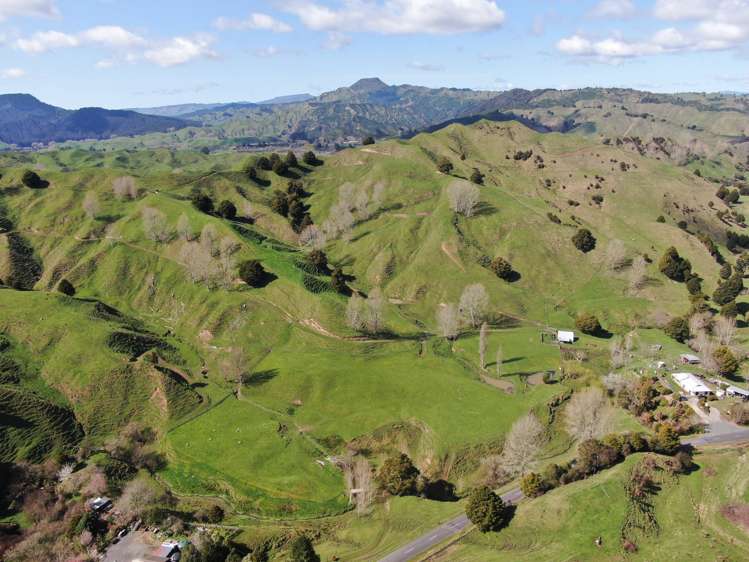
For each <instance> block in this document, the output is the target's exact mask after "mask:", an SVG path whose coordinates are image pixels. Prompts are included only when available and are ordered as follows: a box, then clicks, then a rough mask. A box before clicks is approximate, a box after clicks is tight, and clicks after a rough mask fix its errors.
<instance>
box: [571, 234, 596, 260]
mask: <svg viewBox="0 0 749 562" xmlns="http://www.w3.org/2000/svg"><path fill="white" fill-rule="evenodd" d="M572 243H573V244H574V245H575V248H577V249H578V250H580V251H581V252H583V253H584V254H587V253H588V252H590V251H591V250H593V249H594V248H595V247H596V239H595V237H594V236H593V234H592V233H591V232H590V230H588V229H587V228H580V229H578V231H577V232H575V235H574V236H573V237H572Z"/></svg>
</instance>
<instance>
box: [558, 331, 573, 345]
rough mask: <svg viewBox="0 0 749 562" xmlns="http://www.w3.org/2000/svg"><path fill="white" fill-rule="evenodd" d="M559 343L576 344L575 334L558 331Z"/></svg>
mask: <svg viewBox="0 0 749 562" xmlns="http://www.w3.org/2000/svg"><path fill="white" fill-rule="evenodd" d="M557 341H558V342H559V343H575V332H568V331H567V330H558V331H557Z"/></svg>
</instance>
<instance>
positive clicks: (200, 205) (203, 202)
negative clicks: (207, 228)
mask: <svg viewBox="0 0 749 562" xmlns="http://www.w3.org/2000/svg"><path fill="white" fill-rule="evenodd" d="M192 206H193V207H195V208H196V209H197V210H198V211H200V212H201V213H206V214H211V213H212V212H213V199H211V198H210V197H208V196H207V195H206V194H204V193H200V192H198V193H196V194H194V195H193V197H192Z"/></svg>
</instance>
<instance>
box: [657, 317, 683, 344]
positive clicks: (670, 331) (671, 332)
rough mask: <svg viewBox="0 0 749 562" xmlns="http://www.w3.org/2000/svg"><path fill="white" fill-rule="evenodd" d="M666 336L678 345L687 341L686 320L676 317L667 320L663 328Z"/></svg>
mask: <svg viewBox="0 0 749 562" xmlns="http://www.w3.org/2000/svg"><path fill="white" fill-rule="evenodd" d="M663 331H664V332H666V335H667V336H668V337H670V338H673V339H675V340H676V341H678V342H679V343H684V342H685V341H687V340H688V339H689V322H688V321H687V319H686V318H681V317H676V318H672V319H671V320H669V322H668V324H666V326H665V327H664V328H663Z"/></svg>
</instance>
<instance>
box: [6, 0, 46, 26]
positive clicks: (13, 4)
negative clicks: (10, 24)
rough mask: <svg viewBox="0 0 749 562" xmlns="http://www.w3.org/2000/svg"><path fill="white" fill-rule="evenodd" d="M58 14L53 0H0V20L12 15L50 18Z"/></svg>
mask: <svg viewBox="0 0 749 562" xmlns="http://www.w3.org/2000/svg"><path fill="white" fill-rule="evenodd" d="M59 14H60V12H59V11H58V10H57V6H56V4H55V2H54V1H53V0H0V21H3V20H6V19H8V18H12V17H14V16H28V17H48V18H51V17H55V16H58V15H59Z"/></svg>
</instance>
